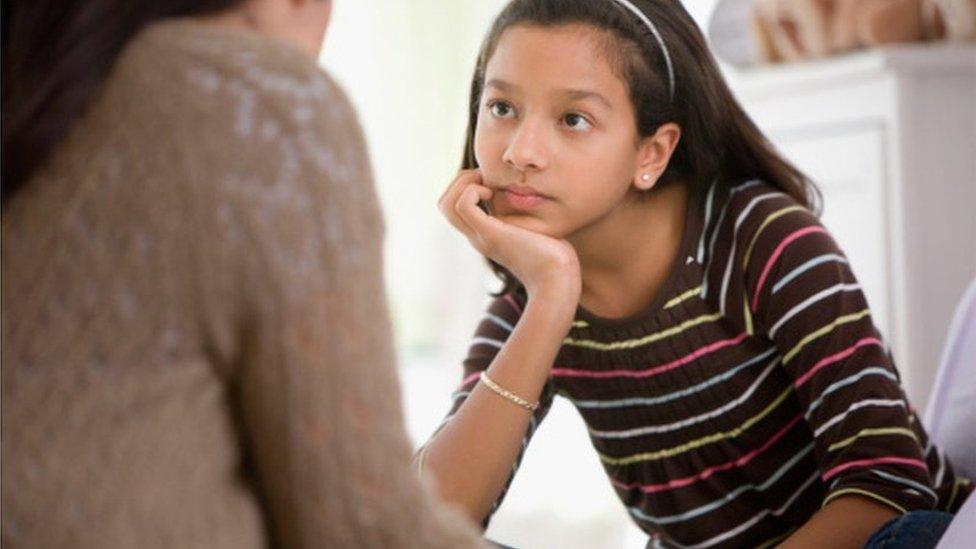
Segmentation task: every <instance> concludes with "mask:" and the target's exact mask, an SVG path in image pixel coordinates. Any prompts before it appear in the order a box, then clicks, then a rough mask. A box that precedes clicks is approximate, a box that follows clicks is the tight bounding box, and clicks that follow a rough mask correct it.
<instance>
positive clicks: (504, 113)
mask: <svg viewBox="0 0 976 549" xmlns="http://www.w3.org/2000/svg"><path fill="white" fill-rule="evenodd" d="M488 110H489V111H490V112H491V114H492V116H494V117H496V118H509V117H511V116H512V115H513V114H514V113H515V109H513V108H512V106H511V105H509V104H508V103H505V102H504V101H495V102H494V103H491V104H490V105H488Z"/></svg>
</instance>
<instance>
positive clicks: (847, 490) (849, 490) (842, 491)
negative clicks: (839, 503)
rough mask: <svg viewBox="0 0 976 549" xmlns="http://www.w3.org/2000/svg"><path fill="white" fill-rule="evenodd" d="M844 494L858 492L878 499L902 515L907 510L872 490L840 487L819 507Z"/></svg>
mask: <svg viewBox="0 0 976 549" xmlns="http://www.w3.org/2000/svg"><path fill="white" fill-rule="evenodd" d="M845 494H860V495H862V496H867V497H869V498H871V499H875V500H878V501H880V502H881V503H884V504H885V505H888V506H889V507H892V508H894V509H897V510H898V511H899V512H900V513H901V514H903V515H904V514H905V513H907V512H908V511H907V510H906V509H905V508H904V507H902V506H901V505H898V504H897V503H895V502H893V501H891V500H890V499H888V498H886V497H882V496H879V495H878V494H875V493H874V492H868V491H867V490H862V489H861V488H841V489H840V490H837V491H836V492H833V493H832V494H830V495H829V496H827V497H826V498H825V499H824V502H823V505H822V506H821V507H826V506H827V504H828V503H830V502H831V501H834V500H835V499H837V498H838V497H840V496H843V495H845Z"/></svg>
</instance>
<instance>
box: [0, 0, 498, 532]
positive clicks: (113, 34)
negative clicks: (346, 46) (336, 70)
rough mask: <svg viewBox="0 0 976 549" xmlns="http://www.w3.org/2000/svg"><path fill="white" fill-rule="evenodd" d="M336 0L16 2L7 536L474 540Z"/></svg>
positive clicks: (10, 27) (8, 59)
mask: <svg viewBox="0 0 976 549" xmlns="http://www.w3.org/2000/svg"><path fill="white" fill-rule="evenodd" d="M330 8H331V5H330V2H327V1H316V0H294V1H292V0H244V1H239V0H211V1H204V2H199V1H192V2H191V1H179V0H168V1H163V0H154V1H152V2H148V1H145V2H106V1H103V2H97V1H88V2H81V1H79V2H73V3H70V4H64V3H58V4H54V3H37V2H16V1H10V2H4V3H3V20H4V29H3V39H4V43H3V52H4V53H3V55H4V58H3V66H4V70H5V74H4V79H3V86H4V88H3V101H4V102H3V132H4V133H3V167H4V178H3V221H2V223H3V226H2V228H3V236H2V238H3V240H2V245H3V249H4V255H3V273H2V274H3V291H2V297H3V302H2V307H3V317H2V329H3V343H4V345H3V355H2V359H3V379H2V390H3V394H2V397H3V412H2V422H3V425H2V428H3V435H4V440H3V450H2V459H3V462H2V463H3V488H2V506H3V524H2V530H3V534H2V536H3V543H4V545H5V546H9V547H50V546H72V547H162V546H166V547H207V548H217V547H234V548H240V547H257V546H265V545H274V546H281V547H306V546H313V545H314V546H316V547H465V546H474V545H477V544H479V543H480V541H479V539H478V536H477V534H476V533H474V530H473V529H471V528H470V527H469V526H467V525H466V524H465V523H464V522H463V521H460V520H457V515H454V514H452V513H450V512H447V511H445V510H442V509H440V508H439V507H437V506H436V505H434V504H433V503H432V501H431V499H429V497H428V496H427V495H426V493H425V492H423V491H422V489H421V488H420V486H419V485H417V484H416V479H415V478H414V477H413V476H412V475H411V474H410V472H409V467H408V461H409V452H410V448H409V442H408V440H407V438H406V436H405V434H404V430H403V422H402V418H401V412H400V397H399V392H398V391H399V390H398V386H397V381H396V378H395V375H394V369H393V353H392V349H391V344H390V342H391V335H390V330H389V324H388V319H387V311H386V303H385V299H384V297H383V287H382V281H381V264H380V257H381V256H380V252H381V239H382V222H381V219H380V213H379V209H378V207H377V204H376V199H375V196H374V194H373V189H372V185H371V180H370V178H371V174H370V171H369V166H368V163H367V157H366V153H365V145H364V143H363V138H362V135H361V133H360V130H359V127H358V124H357V122H356V118H355V115H354V113H353V111H352V109H351V108H350V106H349V104H348V102H347V101H346V99H345V98H344V97H343V96H342V93H341V92H340V91H339V90H338V89H337V87H336V86H335V84H334V83H333V82H332V80H330V79H329V78H328V77H327V76H326V75H325V74H324V73H322V72H321V71H320V70H319V69H318V68H317V66H316V63H315V58H316V56H317V54H318V49H319V45H320V44H321V42H322V37H323V34H324V32H325V28H326V25H327V22H328V19H329V14H330Z"/></svg>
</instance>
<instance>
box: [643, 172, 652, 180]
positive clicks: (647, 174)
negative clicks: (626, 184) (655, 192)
mask: <svg viewBox="0 0 976 549" xmlns="http://www.w3.org/2000/svg"><path fill="white" fill-rule="evenodd" d="M641 179H643V180H644V181H650V180H651V174H649V173H645V174H644V175H642V176H641Z"/></svg>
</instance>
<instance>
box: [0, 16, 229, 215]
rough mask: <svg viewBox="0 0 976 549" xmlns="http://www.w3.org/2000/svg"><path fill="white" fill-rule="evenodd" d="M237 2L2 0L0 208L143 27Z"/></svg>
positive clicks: (35, 168)
mask: <svg viewBox="0 0 976 549" xmlns="http://www.w3.org/2000/svg"><path fill="white" fill-rule="evenodd" d="M242 2H243V0H3V3H2V20H3V23H2V27H3V28H2V33H3V34H2V43H3V60H2V63H3V152H2V162H3V182H2V186H0V192H2V198H0V200H2V203H3V204H4V205H5V204H7V202H8V199H9V198H10V197H11V196H13V195H14V193H16V192H17V191H18V190H19V189H20V188H21V187H23V186H24V184H25V183H26V182H27V180H28V179H29V178H30V176H31V175H32V174H33V173H34V171H35V170H37V168H38V167H39V166H40V165H41V164H43V163H44V161H45V160H46V159H47V157H48V156H49V155H50V153H51V150H52V149H53V148H54V147H55V146H56V145H57V144H58V142H59V141H60V140H61V139H62V138H63V137H64V135H65V133H66V131H67V129H68V127H69V125H70V124H71V122H72V121H73V120H74V119H76V118H77V117H78V116H79V115H80V114H81V113H82V112H83V111H84V108H85V106H86V104H87V103H88V100H89V98H90V96H91V95H92V93H93V92H94V91H95V90H96V89H97V88H98V87H99V85H100V84H101V83H102V81H103V80H104V79H105V77H106V76H108V73H109V71H110V70H111V69H112V66H113V65H114V64H115V60H116V58H117V57H118V55H119V53H120V52H121V51H122V48H123V47H124V46H125V44H126V43H127V42H128V41H129V40H130V39H131V38H132V37H133V36H135V34H136V33H138V32H139V31H140V30H141V29H142V28H143V27H145V26H147V25H148V24H150V23H152V22H154V21H157V20H160V19H165V18H169V17H178V16H196V15H208V14H214V13H218V12H220V11H223V10H226V9H229V8H231V7H234V6H236V5H238V4H241V3H242Z"/></svg>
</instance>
